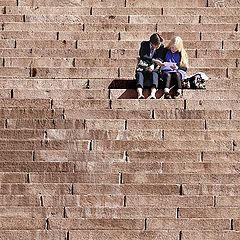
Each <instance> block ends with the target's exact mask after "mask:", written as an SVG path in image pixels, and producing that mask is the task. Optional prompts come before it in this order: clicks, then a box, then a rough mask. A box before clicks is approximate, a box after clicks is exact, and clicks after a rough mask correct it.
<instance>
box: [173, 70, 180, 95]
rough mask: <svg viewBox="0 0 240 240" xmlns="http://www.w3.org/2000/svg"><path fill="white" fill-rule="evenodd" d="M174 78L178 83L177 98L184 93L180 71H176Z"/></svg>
mask: <svg viewBox="0 0 240 240" xmlns="http://www.w3.org/2000/svg"><path fill="white" fill-rule="evenodd" d="M174 78H175V81H176V84H177V94H176V97H175V98H178V97H180V96H181V95H182V76H181V74H180V73H178V72H176V73H175V74H174Z"/></svg>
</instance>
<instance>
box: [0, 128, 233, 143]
mask: <svg viewBox="0 0 240 240" xmlns="http://www.w3.org/2000/svg"><path fill="white" fill-rule="evenodd" d="M0 133H1V137H0V139H1V140H3V139H16V140H17V139H18V140H39V139H40V140H43V139H44V138H45V139H46V136H47V140H104V139H106V140H131V141H133V140H157V139H161V134H162V133H161V130H156V131H154V130H152V131H150V130H146V131H140V132H139V131H137V130H134V131H124V130H98V129H97V130H94V128H93V129H90V130H80V131H79V130H69V131H59V129H58V130H54V131H51V130H31V129H21V130H19V129H17V130H12V129H11V130H10V129H4V130H2V129H0ZM192 133H195V132H193V131H192ZM201 133H202V134H201V135H200V133H198V132H196V134H197V136H198V137H196V139H202V140H204V132H201ZM189 134H190V133H189ZM226 134H229V135H230V133H229V132H226ZM209 135H210V134H209ZM219 135H220V134H219ZM233 136H235V135H233ZM236 136H237V133H236ZM228 138H229V137H228ZM226 139H227V137H226ZM235 139H237V137H235ZM210 140H211V138H210Z"/></svg>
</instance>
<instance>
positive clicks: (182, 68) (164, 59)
mask: <svg viewBox="0 0 240 240" xmlns="http://www.w3.org/2000/svg"><path fill="white" fill-rule="evenodd" d="M168 50H169V49H168V48H166V47H165V48H163V49H162V51H161V52H162V60H163V62H166V55H167V51H168ZM180 56H181V53H180ZM181 57H182V56H181ZM177 66H178V69H179V70H183V71H185V72H186V71H187V67H183V66H180V65H179V64H177Z"/></svg>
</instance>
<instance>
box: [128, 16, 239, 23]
mask: <svg viewBox="0 0 240 240" xmlns="http://www.w3.org/2000/svg"><path fill="white" fill-rule="evenodd" d="M139 22H140V23H143V24H164V23H169V22H171V23H176V24H179V23H180V24H183V23H185V24H190V23H192V24H198V23H199V15H198V14H197V15H191V16H186V15H178V16H174V15H173V16H170V15H168V16H159V15H155V16H154V15H151V16H130V20H129V23H139ZM238 22H239V16H202V17H201V22H200V23H211V24H213V23H225V24H226V23H235V24H236V23H238Z"/></svg>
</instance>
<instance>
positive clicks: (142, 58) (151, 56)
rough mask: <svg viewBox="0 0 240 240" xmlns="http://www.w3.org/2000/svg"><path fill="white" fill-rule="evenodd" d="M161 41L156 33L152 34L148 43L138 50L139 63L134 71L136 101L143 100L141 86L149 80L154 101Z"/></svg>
mask: <svg viewBox="0 0 240 240" xmlns="http://www.w3.org/2000/svg"><path fill="white" fill-rule="evenodd" d="M162 42H163V39H162V37H161V36H160V35H159V34H158V33H154V34H153V35H152V36H151V37H150V40H149V41H143V42H142V43H141V47H140V50H139V63H138V66H137V69H136V82H137V85H136V86H137V93H138V99H144V96H143V85H144V80H145V79H146V78H149V79H150V81H151V95H150V98H151V99H156V96H155V94H156V91H157V88H158V79H159V72H158V70H157V67H158V65H160V64H161V56H162V51H163V49H164V47H163V45H162Z"/></svg>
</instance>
